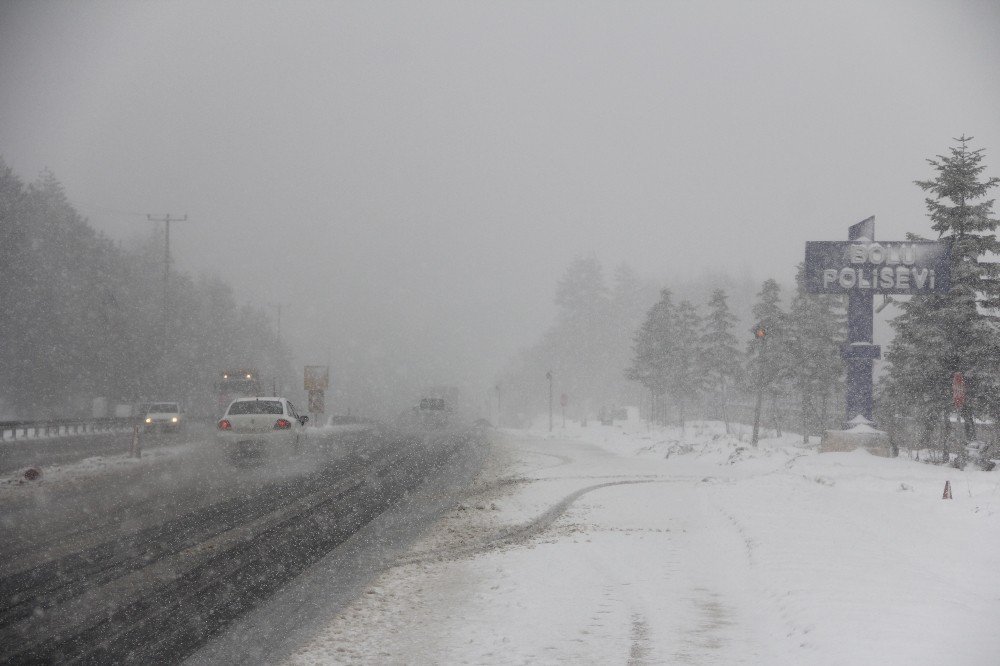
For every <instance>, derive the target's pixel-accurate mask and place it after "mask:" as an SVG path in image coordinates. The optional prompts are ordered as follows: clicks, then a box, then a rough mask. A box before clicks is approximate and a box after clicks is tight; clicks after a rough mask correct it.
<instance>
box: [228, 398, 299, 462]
mask: <svg viewBox="0 0 1000 666" xmlns="http://www.w3.org/2000/svg"><path fill="white" fill-rule="evenodd" d="M308 420H309V417H308V416H302V415H300V414H299V413H298V411H297V410H296V409H295V406H294V405H293V404H292V403H291V402H289V401H288V400H287V399H286V398H282V397H277V396H275V397H254V398H237V399H236V400H233V401H232V402H231V403H230V404H229V406H228V407H227V408H226V411H225V414H223V416H222V418H221V419H219V422H218V424H217V430H216V440H217V441H218V442H219V443H220V444H222V445H224V446H225V447H226V448H227V449H228V451H229V453H230V454H237V453H251V452H259V453H264V452H268V453H273V454H276V455H283V454H288V453H293V452H295V451H296V450H297V447H298V445H299V442H300V438H301V437H302V429H303V428H304V427H305V424H306V421H308Z"/></svg>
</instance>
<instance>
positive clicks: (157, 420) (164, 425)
mask: <svg viewBox="0 0 1000 666" xmlns="http://www.w3.org/2000/svg"><path fill="white" fill-rule="evenodd" d="M184 424H185V419H184V414H183V413H182V412H181V406H180V404H179V403H176V402H152V403H150V404H149V405H148V406H147V407H146V409H145V416H143V418H142V428H143V430H144V431H145V432H155V431H159V432H178V431H180V430H181V429H182V428H183V427H184Z"/></svg>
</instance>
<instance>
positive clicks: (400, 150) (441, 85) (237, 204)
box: [0, 0, 1000, 382]
mask: <svg viewBox="0 0 1000 666" xmlns="http://www.w3.org/2000/svg"><path fill="white" fill-rule="evenodd" d="M998 35H1000V3H997V2H993V1H992V0H983V1H967V2H961V1H956V0H947V1H942V2H921V1H918V0H907V1H905V2H828V1H827V2H801V1H793V2H658V3H642V2H628V3H625V2H605V3H585V2H516V3H510V2H508V3H504V2H493V3H486V2H414V3H401V2H400V3H375V2H354V3H335V2H292V3H288V2H281V3H278V2H274V3H248V2H233V3H227V2H190V3H189V2H126V3H93V2H13V3H12V2H4V3H3V4H0V155H2V156H3V158H4V159H5V160H6V161H7V163H8V164H9V165H10V166H11V167H13V168H14V169H15V170H16V171H17V172H18V173H19V174H20V175H21V176H22V177H24V178H26V179H28V180H31V179H33V178H34V177H35V175H37V173H38V172H39V171H40V170H41V169H42V168H44V167H48V168H49V169H51V170H52V171H53V172H54V173H55V175H56V177H57V178H59V179H60V181H61V182H62V183H63V184H64V185H65V187H66V190H67V193H68V196H69V197H70V199H71V200H72V201H73V202H74V203H75V204H76V205H77V206H78V207H79V210H80V211H81V212H82V213H84V214H85V215H87V216H88V217H89V219H90V221H91V222H92V223H93V224H94V225H95V226H97V227H98V228H100V229H103V230H105V231H106V232H107V233H108V234H110V235H111V236H112V237H114V238H128V237H129V236H131V235H133V234H135V233H143V232H144V231H145V230H148V229H149V228H150V226H151V225H150V223H148V222H146V220H145V215H146V213H153V214H165V213H172V214H174V215H179V214H183V213H186V214H187V215H188V216H189V220H190V221H188V222H185V223H180V224H177V225H175V226H174V227H173V234H172V241H173V248H174V252H175V258H176V260H177V263H178V266H179V267H180V268H182V269H185V270H189V271H192V272H195V273H197V272H201V271H214V272H218V273H220V274H222V275H224V276H225V277H227V278H228V279H229V280H230V281H231V282H233V283H234V285H236V286H237V288H238V290H239V292H240V294H241V295H242V296H243V297H245V298H252V299H255V300H258V301H260V302H268V301H274V300H275V299H276V298H278V297H279V296H280V295H288V296H289V298H291V299H292V300H293V301H294V305H293V307H291V309H290V310H288V311H286V313H285V315H284V321H283V326H284V327H285V329H286V333H287V334H288V335H290V336H292V339H293V340H294V342H295V344H296V345H297V347H298V348H299V351H300V353H301V354H302V355H303V357H305V358H306V360H310V359H316V360H322V359H321V358H319V357H321V356H323V355H325V354H326V353H327V351H328V349H329V348H330V347H331V346H342V345H348V344H353V345H358V344H362V343H363V344H376V343H377V344H385V345H390V346H391V345H403V346H405V345H406V344H407V343H405V342H401V341H402V340H405V339H411V340H418V341H427V340H433V341H435V342H436V343H437V344H436V345H431V344H425V343H424V342H421V344H419V345H415V346H420V347H423V348H426V349H427V354H428V356H427V358H426V359H424V360H425V361H426V362H427V363H429V364H431V365H433V364H434V363H435V362H436V360H437V359H440V358H441V355H443V354H447V353H454V354H456V355H458V356H461V357H463V358H465V359H466V361H464V362H463V366H462V367H463V368H465V369H466V370H468V368H471V367H475V368H476V369H477V371H482V372H483V373H484V375H486V374H489V373H491V372H493V371H495V370H496V369H497V368H498V367H499V366H501V365H502V364H503V362H504V361H505V360H506V359H507V357H508V356H509V355H510V354H511V353H512V352H513V351H515V350H516V349H517V348H519V347H521V346H524V345H526V344H529V343H531V342H533V341H534V340H535V339H536V338H537V336H538V335H539V334H540V332H541V330H542V329H543V328H544V326H545V325H546V324H547V322H548V317H549V316H550V315H551V298H552V293H553V289H554V283H555V281H556V280H557V278H558V277H559V275H560V274H561V273H562V272H563V270H564V269H565V267H566V265H567V263H568V262H569V261H570V260H571V259H572V258H573V257H574V256H576V255H581V254H590V253H592V252H593V253H596V255H597V256H598V257H599V258H600V259H601V261H602V262H603V263H604V264H605V266H606V267H607V268H608V269H609V271H610V269H611V268H613V266H614V265H615V264H616V263H618V262H621V261H627V262H629V263H630V264H632V266H633V267H634V268H635V269H636V270H637V271H638V272H639V273H640V274H644V275H648V276H655V277H657V278H663V279H666V278H668V277H669V276H672V275H684V274H697V273H700V272H701V271H703V270H707V269H714V268H720V267H721V268H726V267H736V268H743V267H750V269H751V270H752V271H753V273H754V274H755V275H757V276H759V278H760V279H763V278H765V277H768V276H774V277H777V278H779V279H782V280H785V281H790V280H791V279H792V276H793V274H794V268H793V267H794V264H795V263H797V262H798V261H801V259H802V256H803V244H804V242H805V241H806V240H821V239H839V238H843V237H845V234H846V227H847V226H848V225H849V224H852V223H854V222H857V221H859V220H861V219H862V218H865V217H867V216H869V215H876V220H877V229H878V231H877V234H878V236H879V237H881V238H884V239H891V238H898V237H902V235H903V233H904V232H906V231H917V232H927V231H928V224H927V221H926V218H925V216H924V207H923V194H922V193H921V192H920V191H919V190H918V189H917V188H916V187H915V186H913V185H912V181H913V180H914V179H917V178H926V177H929V176H930V175H931V171H930V169H929V167H928V166H927V165H926V163H925V162H924V160H925V159H926V158H928V157H931V156H933V155H934V154H936V153H942V152H945V151H946V150H947V149H948V147H949V145H951V143H952V137H956V136H958V135H960V134H961V133H963V132H964V133H967V134H970V135H973V136H975V137H976V140H975V142H974V144H973V145H974V146H975V147H984V148H986V149H987V151H988V152H987V163H988V166H989V168H990V173H991V174H992V175H1000V75H998V71H1000V40H998V38H997V36H998ZM380 332H381V333H380ZM359 338H363V339H359ZM432 347H436V348H435V349H431V348H432ZM470 359H471V360H470ZM469 363H471V365H469ZM444 374H447V373H444ZM434 381H447V377H446V376H440V377H436V378H434ZM484 381H485V382H489V381H490V378H489V377H484Z"/></svg>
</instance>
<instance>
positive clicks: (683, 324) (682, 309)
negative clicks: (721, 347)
mask: <svg viewBox="0 0 1000 666" xmlns="http://www.w3.org/2000/svg"><path fill="white" fill-rule="evenodd" d="M701 326H702V323H701V317H700V316H698V311H697V310H695V307H694V305H692V304H691V302H690V301H681V302H680V304H679V305H678V306H677V310H676V311H675V313H674V326H673V329H674V330H673V337H672V338H670V339H669V340H668V341H667V346H668V349H669V353H668V356H667V358H668V362H667V391H668V392H669V393H671V394H672V395H673V397H674V401H675V402H676V403H677V413H678V417H679V420H680V422H681V427H683V426H684V422H685V421H686V420H687V415H688V407H689V406H690V405H691V404H693V403H695V402H696V401H697V400H698V397H699V396H700V395H701V392H702V391H703V389H704V386H705V376H704V374H703V373H702V368H701V362H700V361H701V358H702V354H703V346H702V344H701V335H700V333H701Z"/></svg>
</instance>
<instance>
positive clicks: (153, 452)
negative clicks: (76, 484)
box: [0, 442, 204, 498]
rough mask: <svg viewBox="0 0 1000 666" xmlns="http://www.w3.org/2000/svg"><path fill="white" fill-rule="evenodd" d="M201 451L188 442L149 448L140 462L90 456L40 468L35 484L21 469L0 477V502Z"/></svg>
mask: <svg viewBox="0 0 1000 666" xmlns="http://www.w3.org/2000/svg"><path fill="white" fill-rule="evenodd" d="M203 448H204V443H202V442H187V443H183V444H175V445H172V446H157V447H153V448H149V449H147V450H145V451H143V452H142V456H141V457H139V458H133V457H131V456H129V455H128V453H121V454H116V455H103V456H92V457H90V458H84V459H83V460H79V461H76V462H72V463H66V464H62V465H45V466H43V467H41V468H40V469H41V472H42V475H41V477H39V478H38V479H37V480H34V481H27V480H25V478H24V472H25V469H27V468H23V469H19V470H17V471H14V472H11V473H9V474H6V475H4V476H2V477H0V498H2V497H3V496H5V495H10V494H12V493H24V492H31V491H32V490H33V489H39V488H47V487H50V486H53V485H56V484H62V483H65V482H67V481H79V480H82V479H87V478H92V477H96V476H100V475H103V474H110V473H117V472H121V471H125V470H134V469H142V468H145V467H152V466H155V465H158V464H160V463H163V462H166V461H169V460H173V459H176V458H178V457H186V456H189V455H190V454H191V453H193V452H195V451H197V450H199V449H203Z"/></svg>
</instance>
